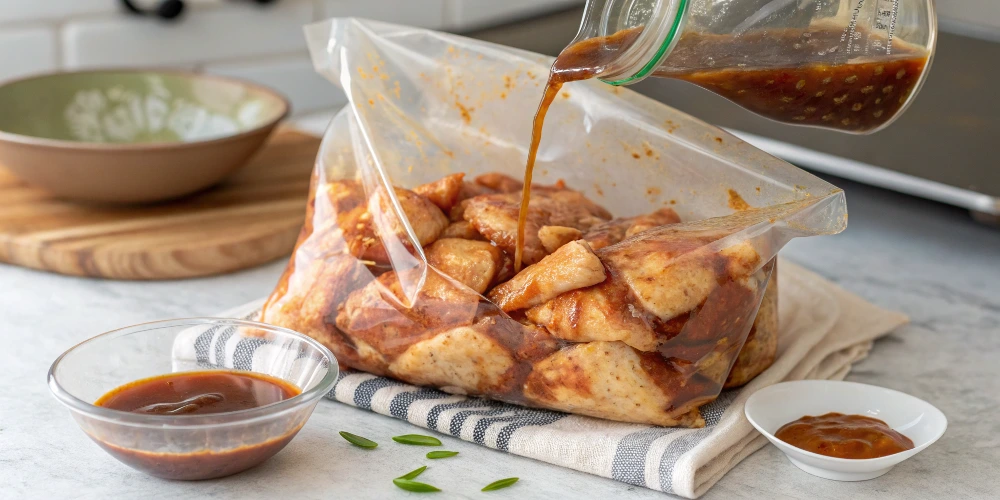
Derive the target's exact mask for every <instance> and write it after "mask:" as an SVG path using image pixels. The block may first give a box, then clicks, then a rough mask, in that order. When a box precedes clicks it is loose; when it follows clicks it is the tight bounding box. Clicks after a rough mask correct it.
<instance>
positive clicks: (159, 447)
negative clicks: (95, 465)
mask: <svg viewBox="0 0 1000 500" xmlns="http://www.w3.org/2000/svg"><path fill="white" fill-rule="evenodd" d="M209 369H228V370H233V369H235V370H239V371H253V372H257V373H262V374H266V375H270V376H272V377H276V378H279V379H282V380H285V381H287V382H291V383H293V384H295V385H296V386H298V387H299V388H300V389H301V390H302V393H301V394H299V395H297V396H295V397H292V398H289V399H286V400H283V401H279V402H277V403H274V404H271V405H267V406H261V407H258V408H252V409H249V410H242V411H235V412H228V413H217V414H204V415H148V414H139V413H131V412H125V411H119V410H112V409H110V408H104V407H100V406H95V405H93V404H91V402H93V401H96V400H97V399H98V398H99V397H100V396H102V395H104V394H105V393H107V392H108V391H110V390H112V389H115V388H116V387H119V386H122V385H124V384H127V383H129V382H133V381H135V380H139V379H143V378H148V377H153V376H157V375H163V374H167V373H175V372H186V371H204V370H209ZM337 375H338V367H337V360H336V358H334V356H333V354H332V353H331V352H330V351H329V350H328V349H327V348H326V347H324V346H323V345H322V344H320V343H319V342H317V341H315V340H313V339H311V338H309V337H307V336H305V335H302V334H300V333H297V332H294V331H292V330H288V329H285V328H280V327H276V326H271V325H266V324H263V323H257V322H255V321H245V320H238V319H221V318H191V319H176V320H167V321H156V322H152V323H144V324H141V325H136V326H130V327H127V328H122V329H119V330H114V331H110V332H107V333H104V334H101V335H98V336H96V337H93V338H91V339H89V340H86V341H84V342H82V343H80V344H77V345H76V346H74V347H73V348H71V349H70V350H68V351H66V352H65V353H63V355H61V356H59V358H58V359H56V361H55V362H54V363H52V368H50V369H49V376H48V383H49V389H50V390H51V391H52V394H54V395H55V397H56V399H58V400H59V401H60V402H61V403H62V404H64V405H66V406H67V407H69V409H70V413H71V414H72V415H73V418H74V419H76V422H77V424H79V425H80V428H81V429H83V431H84V432H85V433H87V435H88V436H90V438H91V439H93V440H94V441H95V442H96V443H97V444H98V445H100V446H101V447H102V448H104V450H105V451H107V452H108V453H110V454H111V455H112V456H114V457H115V458H117V459H118V460H119V461H121V462H123V463H125V464H126V465H129V466H130V467H133V468H135V469H138V470H140V471H142V472H145V473H147V474H151V475H154V476H158V477H162V478H166V479H183V480H196V479H210V478H217V477H223V476H228V475H231V474H235V473H237V472H241V471H244V470H246V469H249V468H251V467H254V466H256V465H258V464H260V463H262V462H264V461H265V460H267V459H268V458H270V457H272V456H273V455H274V454H275V453H277V452H279V451H281V449H282V448H284V446H285V445H286V444H288V442H289V441H291V440H292V438H293V437H295V434H296V433H297V432H298V431H299V429H301V428H302V426H303V425H304V424H305V422H306V420H307V419H308V418H309V416H310V415H311V414H312V412H313V409H314V408H315V407H316V403H317V402H319V400H320V398H322V397H323V396H324V395H325V394H327V393H328V392H329V391H330V389H331V388H332V387H333V385H334V383H335V382H336V381H337Z"/></svg>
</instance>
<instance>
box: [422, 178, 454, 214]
mask: <svg viewBox="0 0 1000 500" xmlns="http://www.w3.org/2000/svg"><path fill="white" fill-rule="evenodd" d="M463 177H465V174H452V175H449V176H446V177H442V178H441V179H438V180H436V181H434V182H429V183H427V184H421V185H419V186H417V187H415V188H413V192H414V193H417V194H419V195H421V196H423V197H425V198H427V199H428V200H430V201H431V203H433V204H435V205H437V206H438V208H440V209H441V210H443V211H445V212H447V211H449V210H451V208H452V207H454V206H455V204H456V203H458V197H459V194H460V193H461V191H462V184H463V182H462V178H463Z"/></svg>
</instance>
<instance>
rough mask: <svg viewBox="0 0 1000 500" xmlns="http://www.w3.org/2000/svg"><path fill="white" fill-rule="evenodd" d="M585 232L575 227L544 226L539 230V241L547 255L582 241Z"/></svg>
mask: <svg viewBox="0 0 1000 500" xmlns="http://www.w3.org/2000/svg"><path fill="white" fill-rule="evenodd" d="M581 236H583V232H581V231H580V230H579V229H576V228H573V227H563V226H542V227H541V228H540V229H539V230H538V240H539V241H541V243H542V247H543V248H545V251H546V252H547V253H552V252H555V251H556V250H558V249H559V247H561V246H563V245H565V244H567V243H569V242H571V241H575V240H578V239H580V237H581Z"/></svg>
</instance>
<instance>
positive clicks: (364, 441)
mask: <svg viewBox="0 0 1000 500" xmlns="http://www.w3.org/2000/svg"><path fill="white" fill-rule="evenodd" d="M340 437H342V438H344V439H346V440H347V442H348V443H351V444H353V445H354V446H358V447H361V448H368V449H372V448H374V447H376V446H378V443H376V442H375V441H372V440H371V439H368V438H363V437H361V436H359V435H357V434H351V433H350V432H345V431H340Z"/></svg>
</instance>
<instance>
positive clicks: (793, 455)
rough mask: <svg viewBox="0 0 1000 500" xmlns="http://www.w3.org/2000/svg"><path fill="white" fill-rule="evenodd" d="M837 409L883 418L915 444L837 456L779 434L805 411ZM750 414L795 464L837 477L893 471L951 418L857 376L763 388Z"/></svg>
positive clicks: (862, 477)
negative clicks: (884, 452)
mask: <svg viewBox="0 0 1000 500" xmlns="http://www.w3.org/2000/svg"><path fill="white" fill-rule="evenodd" d="M830 412H838V413H843V414H845V415H865V416H869V417H873V418H877V419H880V420H882V421H884V422H885V423H886V424H888V425H889V427H892V428H893V429H895V430H896V431H898V432H900V433H902V434H903V435H904V436H906V437H908V438H910V439H911V440H912V441H913V449H912V450H907V451H904V452H900V453H896V454H894V455H889V456H886V457H880V458H867V459H858V460H854V459H846V458H834V457H827V456H824V455H819V454H817V453H812V452H810V451H806V450H803V449H801V448H796V447H794V446H792V445H790V444H788V443H785V442H784V441H781V440H780V439H778V438H776V437H774V433H775V432H777V431H778V429H780V428H781V426H783V425H785V424H787V423H789V422H791V421H793V420H797V419H799V418H801V417H803V416H805V415H812V416H818V415H823V414H824V413H830ZM745 413H746V416H747V419H748V420H750V423H751V424H752V425H753V426H754V427H756V428H757V430H758V431H760V433H761V434H763V435H764V436H765V437H766V438H767V439H768V440H769V441H771V443H773V444H774V445H775V446H777V447H778V449H779V450H781V451H782V452H784V453H785V456H787V457H788V460H789V461H791V462H792V464H794V465H795V466H796V467H798V468H800V469H802V470H804V471H806V472H808V473H810V474H812V475H814V476H819V477H822V478H826V479H833V480H835V481H864V480H867V479H873V478H876V477H879V476H881V475H883V474H885V473H886V472H889V470H890V469H892V468H893V466H895V465H896V464H898V463H900V462H902V461H903V460H906V459H907V458H910V457H912V456H913V455H916V454H917V453H920V452H921V451H923V449H924V448H927V447H928V446H930V445H931V443H933V442H934V441H937V440H938V438H940V437H941V435H942V434H944V431H945V429H947V428H948V419H947V418H945V416H944V413H941V410H938V409H937V408H935V407H934V406H933V405H931V404H930V403H928V402H926V401H924V400H922V399H918V398H915V397H913V396H910V395H909V394H904V393H902V392H899V391H894V390H892V389H886V388H884V387H877V386H874V385H867V384H858V383H855V382H838V381H834V380H799V381H795V382H782V383H780V384H775V385H772V386H770V387H767V388H764V389H761V390H759V391H757V392H756V393H754V394H753V395H752V396H750V399H748V400H747V404H746V410H745Z"/></svg>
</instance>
